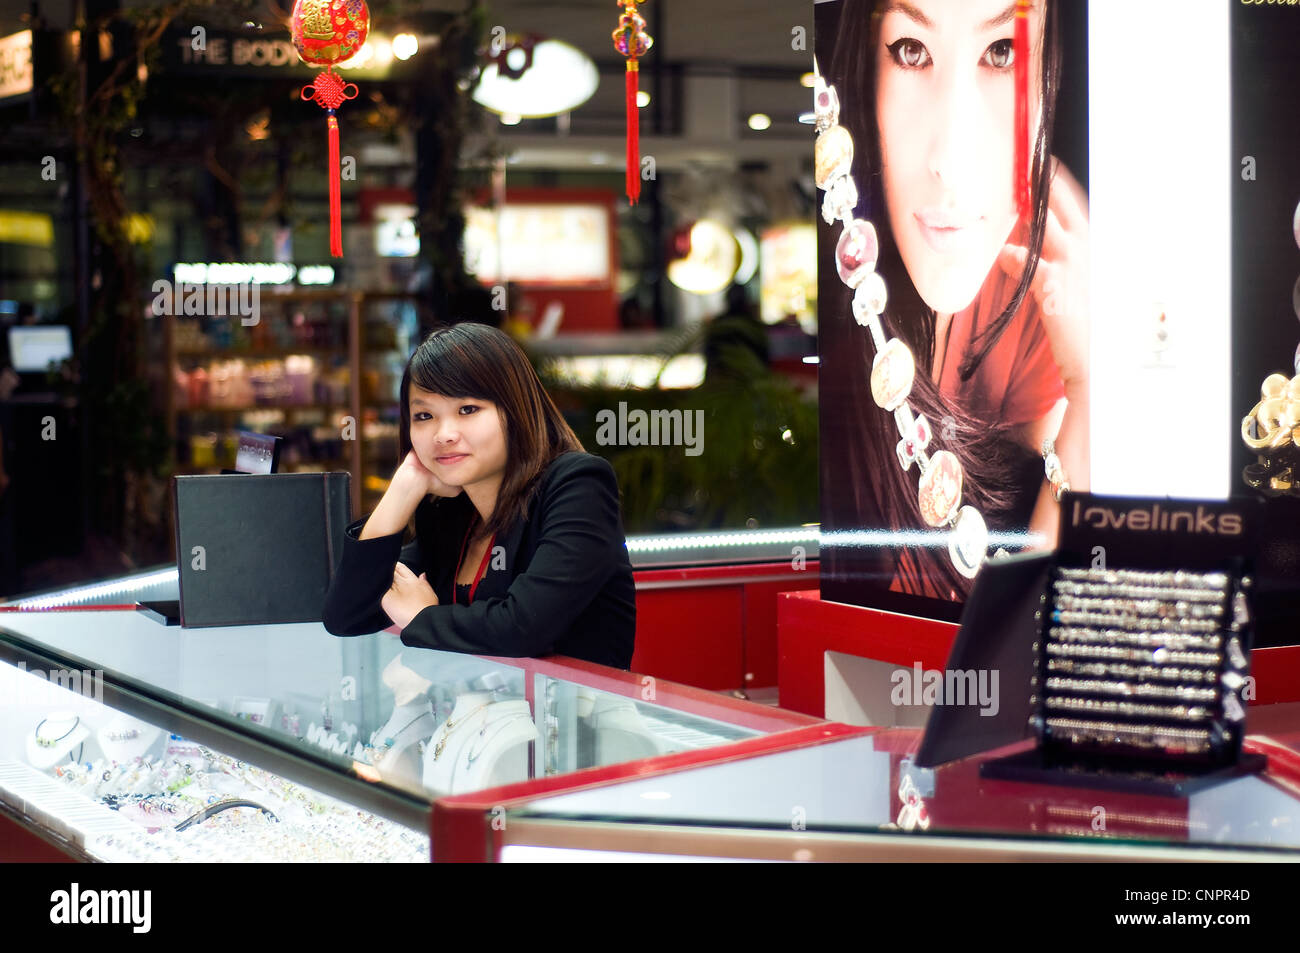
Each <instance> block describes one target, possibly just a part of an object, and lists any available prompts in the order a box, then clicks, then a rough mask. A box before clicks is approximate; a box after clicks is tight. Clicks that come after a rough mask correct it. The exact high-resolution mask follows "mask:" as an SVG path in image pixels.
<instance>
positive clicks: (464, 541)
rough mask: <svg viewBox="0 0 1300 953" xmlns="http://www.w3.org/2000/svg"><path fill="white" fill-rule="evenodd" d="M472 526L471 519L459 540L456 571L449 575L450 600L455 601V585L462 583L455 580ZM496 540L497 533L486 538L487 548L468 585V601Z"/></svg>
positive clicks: (457, 577)
mask: <svg viewBox="0 0 1300 953" xmlns="http://www.w3.org/2000/svg"><path fill="white" fill-rule="evenodd" d="M473 527H474V522H473V521H472V520H471V521H470V524H469V526H466V527H465V538H464V539H462V540H461V541H460V555H459V556H457V557H456V572H455V574H454V575H453V576H452V577H451V585H452V590H451V594H452V598H451V601H452V602H455V601H456V586H458V585H462V583H459V582H457V581H456V580H457V579H459V578H460V564H461V561H462V560H463V559H464V558H465V545H466V544H467V543H468V542H469V531H470V530H471V529H473ZM496 541H497V535H496V533H493V534H492V538H491V539H490V540H488V544H487V549H485V550H483V559H482V560H480V561H479V564H478V572H477V573H476V574H475V575H474V582H473V583H472V584H471V585H470V587H469V600H468V601H469V602H473V601H474V593H475V592H476V591H477V590H478V584H479V582H481V581H482V579H483V574H484V573H486V572H487V567H488V560H489V559H490V558H491V556H492V544H493V543H495V542H496Z"/></svg>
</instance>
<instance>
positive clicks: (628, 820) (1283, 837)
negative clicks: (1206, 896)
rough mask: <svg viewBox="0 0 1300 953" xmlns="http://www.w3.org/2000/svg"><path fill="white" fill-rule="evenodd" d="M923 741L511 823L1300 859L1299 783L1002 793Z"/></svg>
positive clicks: (655, 787)
mask: <svg viewBox="0 0 1300 953" xmlns="http://www.w3.org/2000/svg"><path fill="white" fill-rule="evenodd" d="M919 740H920V733H919V732H918V731H916V730H914V729H884V730H881V731H879V732H877V733H874V734H871V735H867V736H860V737H855V738H849V739H843V740H837V741H831V742H827V743H824V744H817V745H813V746H808V747H803V748H798V749H794V750H786V751H780V752H775V753H769V754H764V755H757V756H754V757H750V758H745V759H742V760H738V761H730V762H727V763H723V764H715V765H710V766H707V767H701V768H695V769H690V770H684V771H677V772H673V773H670V774H663V775H659V776H656V777H646V778H637V779H633V780H629V781H626V782H623V783H619V784H613V785H608V786H605V787H601V788H598V789H594V790H588V791H581V792H577V793H570V794H564V795H559V796H554V797H547V798H543V799H538V800H534V801H531V802H529V803H528V804H527V805H526V806H523V807H521V808H519V809H518V810H516V811H514V812H512V816H517V817H520V818H530V819H541V820H558V821H574V822H577V821H584V822H597V823H600V822H609V823H618V824H632V825H638V824H640V825H681V826H686V827H699V828H706V827H709V828H728V829H732V830H734V829H736V828H747V829H752V830H758V831H768V832H777V831H786V832H789V831H791V830H792V829H793V830H796V831H807V832H809V833H810V834H816V833H819V832H822V833H839V834H864V833H865V834H878V833H881V832H897V831H911V832H912V833H914V834H921V835H922V836H925V835H944V834H946V835H966V836H970V835H976V836H1003V837H1011V838H1027V837H1035V838H1087V839H1090V840H1094V841H1095V840H1098V839H1112V840H1120V841H1127V842H1130V843H1134V842H1135V843H1137V844H1138V845H1141V844H1144V843H1145V844H1148V845H1150V844H1154V843H1159V844H1178V845H1186V846H1200V847H1232V848H1243V847H1245V848H1268V849H1272V850H1286V851H1293V850H1296V851H1300V786H1298V785H1296V784H1295V783H1294V782H1293V781H1292V780H1288V779H1285V778H1280V777H1276V776H1273V777H1265V776H1259V775H1254V776H1245V777H1239V778H1236V779H1234V780H1230V781H1227V782H1224V783H1222V784H1219V785H1217V786H1215V787H1211V788H1208V789H1204V790H1201V791H1198V792H1195V793H1192V794H1190V795H1188V796H1185V797H1164V796H1157V795H1149V794H1144V795H1136V794H1129V793H1118V792H1114V791H1109V790H1101V789H1096V788H1080V787H1061V786H1055V785H1048V784H1028V783H1023V782H1010V781H1000V780H991V779H986V778H982V777H981V776H980V773H979V762H980V761H981V760H983V759H985V758H987V757H989V756H990V755H981V756H977V757H973V758H966V759H963V760H961V761H956V762H952V763H950V764H947V765H942V766H940V767H938V768H935V769H920V768H917V767H915V766H914V765H912V764H911V761H910V757H911V755H912V754H913V753H914V751H915V748H916V745H917V744H918V743H919ZM1011 750H1013V749H1005V751H1003V752H997V753H995V754H1003V753H1006V752H1008V751H1011ZM1297 859H1300V858H1297Z"/></svg>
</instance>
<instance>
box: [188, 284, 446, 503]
mask: <svg viewBox="0 0 1300 953" xmlns="http://www.w3.org/2000/svg"><path fill="white" fill-rule="evenodd" d="M258 302H259V313H258V314H257V315H256V316H255V319H254V320H252V321H251V322H250V323H249V324H245V323H244V321H245V320H248V319H245V318H240V317H238V316H186V315H169V316H168V317H167V323H166V333H165V340H166V351H167V367H168V368H169V369H170V370H169V374H170V385H169V387H168V389H167V421H168V432H169V434H170V435H171V438H172V441H173V446H174V447H175V452H176V472H177V473H205V472H207V473H211V472H217V471H218V470H219V469H221V468H223V467H224V468H233V466H234V454H235V447H236V444H237V438H236V431H238V430H241V429H242V430H250V431H255V432H259V433H268V434H274V435H276V436H279V437H281V438H283V441H284V443H283V449H282V451H281V464H282V469H283V470H284V471H285V472H296V471H303V470H318V471H319V470H347V471H348V472H349V473H351V474H352V482H353V490H352V500H353V510H354V511H361V510H362V509H363V508H364V507H366V506H367V505H373V503H374V502H375V501H377V497H376V496H374V495H373V493H371V494H370V495H369V496H367V492H366V489H365V488H366V487H374V486H376V485H377V483H381V484H382V483H383V482H384V481H386V479H387V477H388V475H389V474H391V472H392V469H393V468H394V467H395V466H396V462H397V461H396V455H397V451H396V447H397V437H396V435H397V424H396V420H397V391H398V385H399V384H400V381H401V374H402V369H403V367H404V366H405V362H406V358H407V356H408V355H409V354H410V347H411V345H412V343H413V340H414V336H415V334H416V333H417V331H418V328H419V326H420V323H421V322H420V313H419V305H418V302H417V299H416V296H414V295H408V294H395V293H377V292H346V291H291V292H283V293H281V292H279V291H278V290H277V291H270V290H268V291H266V292H264V293H263V294H261V295H259V296H258ZM381 492H382V491H381Z"/></svg>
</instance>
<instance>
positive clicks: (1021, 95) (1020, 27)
mask: <svg viewBox="0 0 1300 953" xmlns="http://www.w3.org/2000/svg"><path fill="white" fill-rule="evenodd" d="M1028 14H1029V0H1016V32H1015V39H1014V43H1015V47H1014V49H1015V53H1014V56H1015V74H1016V75H1015V80H1016V131H1015V136H1016V145H1015V163H1016V167H1015V178H1014V182H1013V187H1014V190H1015V191H1014V195H1015V200H1016V211H1017V212H1018V213H1019V215H1020V218H1021V219H1022V220H1023V221H1028V220H1029V215H1030V209H1029V17H1028Z"/></svg>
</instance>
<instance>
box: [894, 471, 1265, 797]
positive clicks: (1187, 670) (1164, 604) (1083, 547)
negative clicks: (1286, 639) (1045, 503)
mask: <svg viewBox="0 0 1300 953" xmlns="http://www.w3.org/2000/svg"><path fill="white" fill-rule="evenodd" d="M1258 511H1259V509H1258V501H1256V500H1229V501H1227V502H1222V501H1204V502H1197V501H1185V500H1168V499H1157V500H1153V499H1136V498H1118V497H1098V496H1092V495H1091V494H1082V493H1080V494H1073V493H1068V494H1066V495H1065V496H1064V498H1063V501H1062V507H1061V533H1060V546H1059V548H1058V550H1057V551H1056V552H1055V553H1049V554H1026V555H1021V556H1013V557H1010V558H1008V559H1006V560H998V561H995V562H993V563H990V564H989V565H988V566H986V567H985V570H984V572H983V573H981V575H980V578H979V579H978V580H977V581H976V586H975V590H974V591H973V592H972V594H971V598H970V600H969V601H968V603H967V605H966V608H965V611H964V613H963V616H962V626H961V630H960V632H959V633H958V637H957V640H956V642H955V643H954V645H953V650H952V654H951V655H950V657H949V659H948V663H947V669H948V670H949V671H950V672H951V671H957V672H964V671H968V670H979V669H991V670H996V671H1000V672H1001V673H1002V675H1003V679H1002V684H1003V686H1004V689H1003V692H1004V694H1005V693H1007V692H1010V693H1012V694H1011V697H1009V698H1004V699H1003V704H1002V705H1001V706H1000V707H1001V711H1000V712H999V717H995V718H983V717H981V715H980V713H979V712H978V711H968V710H963V709H962V708H959V707H945V706H939V707H936V708H935V709H934V710H933V711H932V712H931V716H930V720H929V722H927V724H926V731H925V737H924V738H923V740H922V744H921V748H920V751H919V752H918V756H917V762H916V763H917V764H918V765H920V766H922V767H930V766H934V765H937V764H941V763H943V762H945V761H950V760H954V759H955V758H958V757H965V756H967V755H970V754H973V753H977V752H982V751H989V750H992V749H994V748H998V747H1001V746H1002V745H1006V744H1010V743H1014V742H1017V741H1020V740H1022V739H1023V738H1025V737H1026V736H1032V737H1033V738H1034V739H1035V740H1036V745H1035V747H1034V748H1033V749H1031V750H1028V751H1023V752H1020V753H1017V754H1013V755H1010V756H1008V757H1004V758H999V759H996V760H992V761H986V762H984V763H983V764H982V765H981V768H980V773H981V775H982V776H984V777H990V778H1000V779H1005V780H1015V781H1030V782H1039V783H1049V784H1057V785H1067V786H1077V787H1094V788H1105V789H1110V790H1120V791H1128V792H1133V793H1141V794H1157V795H1167V796H1175V797H1180V796H1185V795H1186V794H1188V793H1190V792H1192V791H1195V790H1198V789H1202V788H1205V787H1209V786H1212V785H1214V784H1218V783H1222V782H1223V781H1226V780H1230V779H1233V778H1236V777H1240V776H1242V775H1245V774H1251V773H1255V772H1258V771H1261V770H1262V769H1263V767H1264V765H1265V763H1266V761H1265V759H1264V758H1263V757H1262V756H1260V755H1256V754H1243V753H1242V740H1243V736H1244V734H1245V725H1246V704H1247V700H1248V698H1249V697H1251V696H1250V694H1249V693H1248V692H1247V686H1248V685H1249V684H1250V648H1251V644H1252V638H1253V630H1254V626H1253V611H1252V604H1251V602H1252V600H1251V596H1252V586H1253V580H1252V578H1251V575H1250V570H1249V565H1250V558H1251V553H1252V549H1251V545H1252V539H1253V531H1252V526H1253V525H1255V524H1256V523H1257V521H1258V519H1259V517H1258ZM1175 559H1176V560H1177V562H1176V563H1175V562H1174V561H1173V560H1175ZM1020 686H1023V688H1021V687H1020ZM1020 692H1023V693H1024V694H1023V695H1020V694H1019V693H1020Z"/></svg>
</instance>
